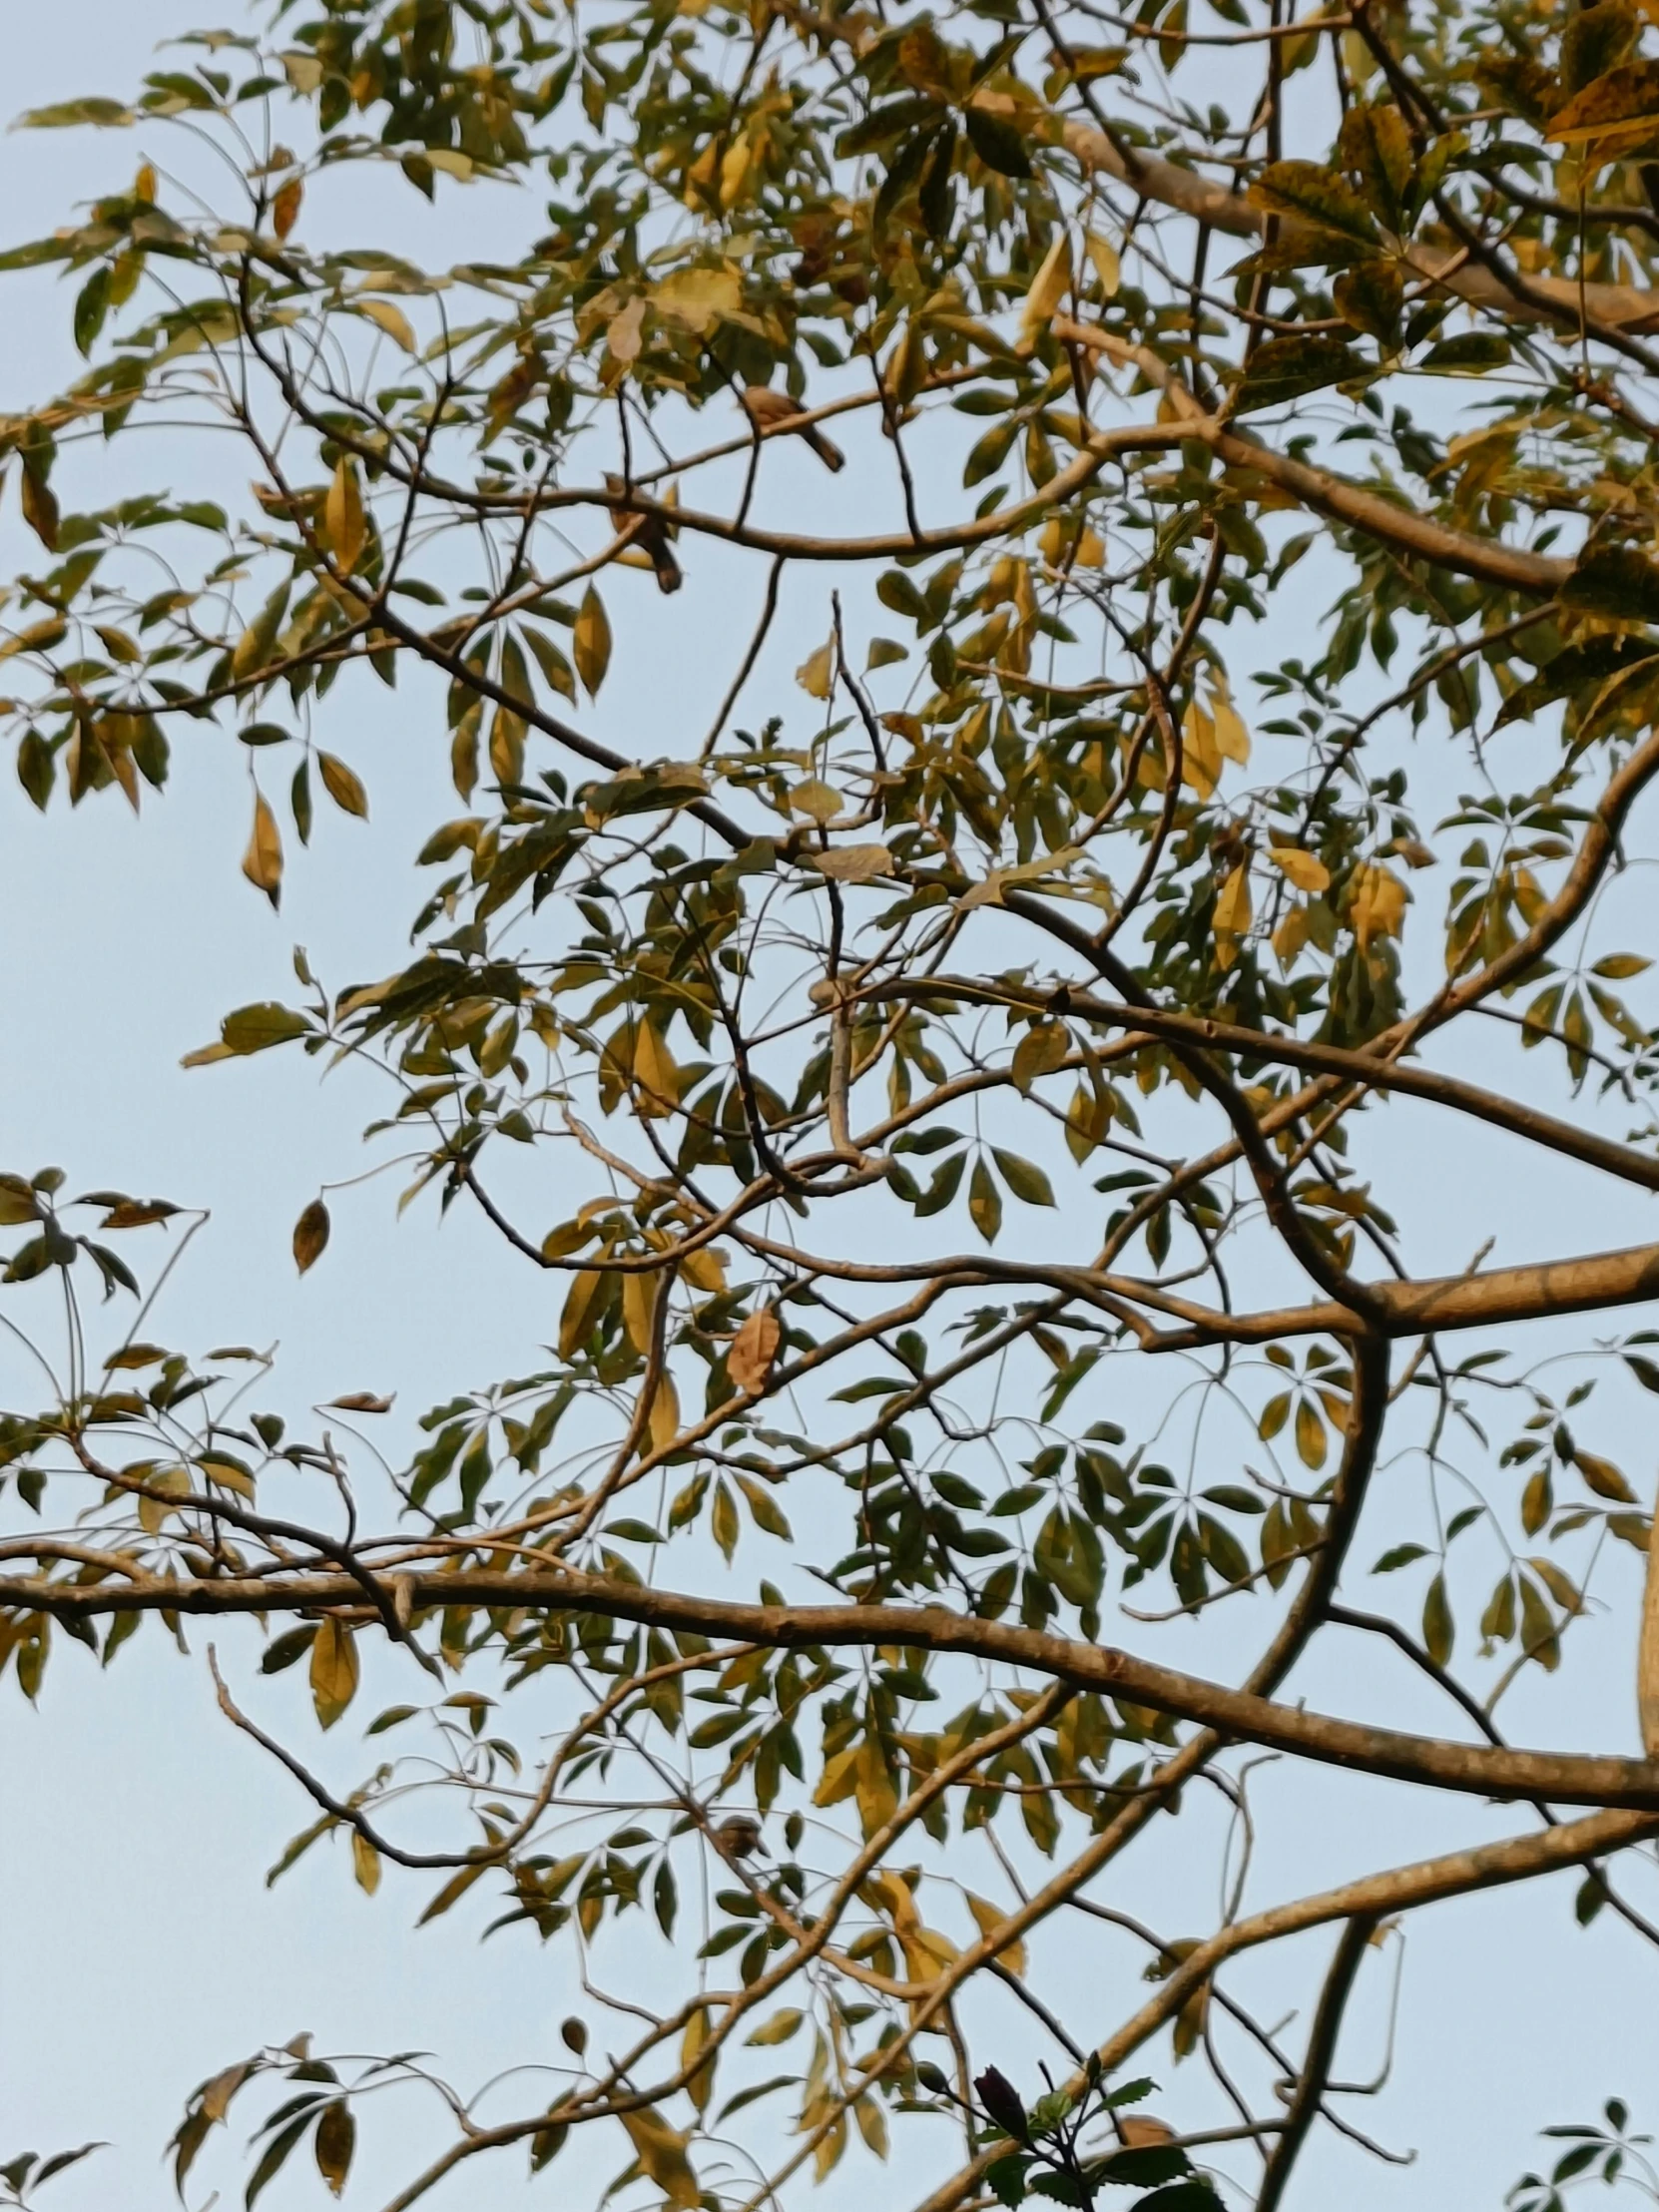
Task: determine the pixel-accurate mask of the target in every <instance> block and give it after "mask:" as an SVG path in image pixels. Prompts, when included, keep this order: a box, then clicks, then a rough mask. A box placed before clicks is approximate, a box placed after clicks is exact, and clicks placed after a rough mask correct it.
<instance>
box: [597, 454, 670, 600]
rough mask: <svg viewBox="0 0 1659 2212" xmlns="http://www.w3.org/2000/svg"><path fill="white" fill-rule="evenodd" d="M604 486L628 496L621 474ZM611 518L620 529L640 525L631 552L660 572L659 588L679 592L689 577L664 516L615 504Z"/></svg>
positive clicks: (618, 493)
mask: <svg viewBox="0 0 1659 2212" xmlns="http://www.w3.org/2000/svg"><path fill="white" fill-rule="evenodd" d="M605 489H606V490H607V491H608V492H610V493H611V494H612V495H613V497H614V498H617V499H619V500H620V499H625V498H626V497H627V495H628V486H627V485H626V484H625V483H624V482H623V480H622V478H621V477H620V476H607V477H606V478H605ZM611 517H612V520H613V521H614V522H615V523H616V526H617V528H618V530H619V531H620V530H624V529H626V528H627V526H628V524H629V523H631V522H632V523H636V524H637V525H638V527H637V528H636V529H635V531H634V534H633V536H632V537H631V538H630V539H629V541H628V543H629V550H630V552H637V553H643V554H644V556H645V558H646V560H648V561H649V562H650V563H651V566H652V567H653V568H654V569H655V570H656V572H657V589H658V590H659V591H664V592H669V591H678V590H679V589H680V586H681V585H682V584H683V583H684V582H685V580H686V577H685V571H684V570H683V569H682V568H681V566H680V563H679V562H678V561H677V560H676V559H675V557H674V548H673V546H671V545H670V544H669V542H668V532H669V526H668V524H667V523H666V522H665V521H664V520H663V518H662V516H661V515H641V514H636V513H635V512H634V511H633V510H632V509H630V508H628V507H623V506H615V507H613V508H612V509H611Z"/></svg>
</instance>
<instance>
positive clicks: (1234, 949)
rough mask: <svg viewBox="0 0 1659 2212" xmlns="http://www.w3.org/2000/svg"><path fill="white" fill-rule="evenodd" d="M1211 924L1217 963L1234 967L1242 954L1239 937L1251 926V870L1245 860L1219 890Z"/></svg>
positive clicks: (1223, 966) (1224, 966)
mask: <svg viewBox="0 0 1659 2212" xmlns="http://www.w3.org/2000/svg"><path fill="white" fill-rule="evenodd" d="M1211 926H1212V928H1213V929H1214V930H1215V933H1216V965H1217V966H1218V967H1220V968H1224V969H1225V968H1230V967H1231V966H1232V965H1233V962H1234V961H1235V960H1236V959H1237V958H1238V956H1239V939H1240V938H1241V937H1242V936H1244V934H1245V933H1246V931H1247V930H1248V929H1249V927H1250V871H1249V869H1248V868H1247V867H1246V866H1245V863H1244V862H1243V861H1242V860H1241V861H1240V862H1239V864H1238V866H1237V867H1236V868H1235V869H1234V870H1233V872H1232V874H1231V875H1230V876H1229V877H1228V878H1227V880H1226V882H1225V883H1223V885H1222V886H1221V889H1220V890H1219V891H1218V892H1217V893H1216V910H1215V913H1214V914H1213V916H1212V917H1211Z"/></svg>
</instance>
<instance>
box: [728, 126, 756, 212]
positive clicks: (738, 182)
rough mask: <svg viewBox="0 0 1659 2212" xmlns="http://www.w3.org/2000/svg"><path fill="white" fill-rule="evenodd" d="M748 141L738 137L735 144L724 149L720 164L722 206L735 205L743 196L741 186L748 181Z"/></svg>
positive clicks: (749, 158) (729, 206)
mask: <svg viewBox="0 0 1659 2212" xmlns="http://www.w3.org/2000/svg"><path fill="white" fill-rule="evenodd" d="M750 160H751V157H750V152H749V141H748V140H747V139H739V141H738V143H737V145H736V146H729V147H728V148H727V149H726V152H725V154H724V156H723V157H722V159H721V164H720V204H721V206H722V207H723V208H732V207H736V205H737V203H738V202H739V201H740V200H741V199H742V198H743V188H744V186H745V185H746V184H748V182H749V170H750Z"/></svg>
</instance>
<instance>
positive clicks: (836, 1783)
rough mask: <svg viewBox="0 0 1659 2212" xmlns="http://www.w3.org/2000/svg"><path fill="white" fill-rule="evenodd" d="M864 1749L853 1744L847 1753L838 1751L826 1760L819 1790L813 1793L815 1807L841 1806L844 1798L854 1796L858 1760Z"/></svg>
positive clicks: (819, 1781)
mask: <svg viewBox="0 0 1659 2212" xmlns="http://www.w3.org/2000/svg"><path fill="white" fill-rule="evenodd" d="M862 1748H863V1747H862V1746H861V1745H859V1744H852V1745H849V1746H848V1748H847V1749H846V1750H845V1751H837V1752H835V1753H833V1754H832V1755H831V1756H830V1758H828V1759H826V1761H825V1762H824V1772H823V1773H822V1774H821V1775H820V1776H819V1778H818V1788H817V1789H816V1790H815V1791H814V1792H813V1803H814V1804H815V1805H823V1806H828V1805H839V1804H840V1802H841V1800H842V1799H843V1798H849V1797H850V1796H851V1795H852V1793H853V1791H854V1790H855V1789H856V1788H857V1786H858V1758H859V1754H860V1752H861V1750H862Z"/></svg>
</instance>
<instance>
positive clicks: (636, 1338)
mask: <svg viewBox="0 0 1659 2212" xmlns="http://www.w3.org/2000/svg"><path fill="white" fill-rule="evenodd" d="M662 1280H663V1279H662V1277H661V1276H660V1275H658V1274H657V1273H656V1272H655V1271H653V1272H652V1273H651V1274H650V1275H625V1276H624V1277H623V1279H622V1326H623V1328H624V1329H625V1330H626V1331H627V1333H628V1342H629V1343H630V1344H631V1345H632V1346H633V1348H634V1350H635V1351H636V1352H649V1351H650V1350H651V1322H652V1317H653V1316H654V1315H655V1313H656V1311H657V1293H658V1290H659V1289H660V1288H661V1285H662Z"/></svg>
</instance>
